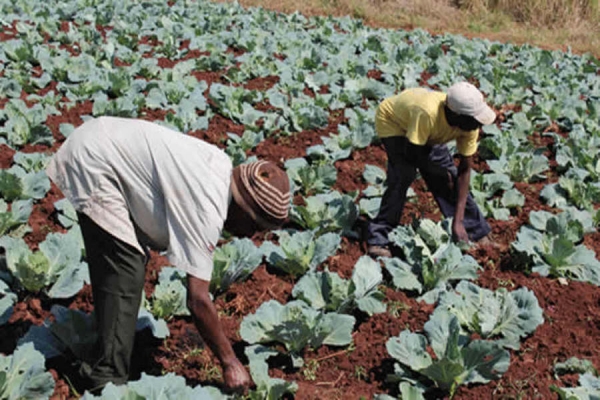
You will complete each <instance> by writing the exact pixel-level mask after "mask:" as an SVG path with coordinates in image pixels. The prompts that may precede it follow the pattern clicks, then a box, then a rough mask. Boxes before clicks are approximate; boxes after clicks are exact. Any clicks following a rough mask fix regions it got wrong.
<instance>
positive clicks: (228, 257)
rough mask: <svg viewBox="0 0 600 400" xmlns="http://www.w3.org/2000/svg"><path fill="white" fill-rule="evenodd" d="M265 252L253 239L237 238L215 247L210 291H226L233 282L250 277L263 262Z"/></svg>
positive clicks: (214, 292)
mask: <svg viewBox="0 0 600 400" xmlns="http://www.w3.org/2000/svg"><path fill="white" fill-rule="evenodd" d="M262 259H263V252H262V251H261V249H260V248H258V247H256V246H255V245H254V243H253V242H252V240H250V239H247V238H243V239H238V238H235V239H233V240H232V241H231V242H229V243H226V244H224V245H223V246H220V247H218V248H216V249H215V252H214V254H213V273H212V278H211V280H210V291H211V292H212V293H213V294H216V293H220V292H224V291H225V290H227V288H229V286H231V284H232V283H233V282H238V281H242V280H244V279H246V278H248V277H249V276H250V275H251V274H252V272H254V270H255V269H256V268H258V266H259V265H260V263H261V262H262Z"/></svg>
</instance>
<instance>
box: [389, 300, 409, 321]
mask: <svg viewBox="0 0 600 400" xmlns="http://www.w3.org/2000/svg"><path fill="white" fill-rule="evenodd" d="M409 310H410V306H409V305H408V304H406V303H405V302H403V301H399V300H394V301H391V302H389V303H388V312H389V313H390V315H391V316H392V317H394V318H398V317H400V315H401V314H402V312H403V311H409Z"/></svg>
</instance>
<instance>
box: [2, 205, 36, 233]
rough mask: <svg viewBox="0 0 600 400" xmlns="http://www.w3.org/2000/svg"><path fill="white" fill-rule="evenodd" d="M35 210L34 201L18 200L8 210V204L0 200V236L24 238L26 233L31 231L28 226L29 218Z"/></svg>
mask: <svg viewBox="0 0 600 400" xmlns="http://www.w3.org/2000/svg"><path fill="white" fill-rule="evenodd" d="M32 209H33V201H32V200H31V199H30V200H16V201H13V202H12V204H11V206H10V211H9V210H8V204H7V203H6V202H5V201H4V200H2V199H0V236H4V235H5V234H8V233H10V235H11V236H16V237H22V236H23V235H24V234H25V233H27V232H30V231H31V227H30V226H29V225H27V222H28V221H29V216H30V215H31V211H32Z"/></svg>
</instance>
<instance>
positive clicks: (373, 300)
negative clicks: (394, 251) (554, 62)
mask: <svg viewBox="0 0 600 400" xmlns="http://www.w3.org/2000/svg"><path fill="white" fill-rule="evenodd" d="M382 280H383V275H382V273H381V266H380V265H379V263H377V262H376V261H374V260H373V259H372V258H370V257H368V256H363V257H361V258H359V259H358V261H357V262H356V264H355V265H354V271H353V272H352V278H351V279H349V280H346V279H343V278H341V277H340V276H339V275H338V274H336V273H333V272H329V271H328V270H325V271H323V272H316V271H311V272H309V273H307V274H306V275H304V276H303V277H302V278H301V279H300V280H299V281H298V283H296V286H294V289H293V290H292V296H294V297H295V298H297V299H300V300H303V301H305V302H306V303H307V304H309V305H310V306H311V307H313V308H314V309H316V310H325V311H334V312H339V313H348V314H350V313H352V312H353V311H354V309H355V308H358V309H359V310H361V311H363V312H365V313H367V314H369V315H373V314H378V313H382V312H385V310H386V306H385V303H384V302H383V300H384V299H385V295H384V294H383V293H382V292H381V291H379V289H378V286H379V285H380V284H381V282H382Z"/></svg>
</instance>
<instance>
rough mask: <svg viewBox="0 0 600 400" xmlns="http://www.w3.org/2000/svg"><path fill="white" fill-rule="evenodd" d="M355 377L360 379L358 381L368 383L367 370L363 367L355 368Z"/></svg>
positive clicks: (357, 366) (356, 366)
mask: <svg viewBox="0 0 600 400" xmlns="http://www.w3.org/2000/svg"><path fill="white" fill-rule="evenodd" d="M354 377H356V379H358V380H361V381H366V380H367V369H366V368H365V367H363V366H362V365H355V366H354Z"/></svg>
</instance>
